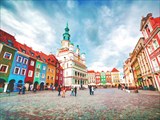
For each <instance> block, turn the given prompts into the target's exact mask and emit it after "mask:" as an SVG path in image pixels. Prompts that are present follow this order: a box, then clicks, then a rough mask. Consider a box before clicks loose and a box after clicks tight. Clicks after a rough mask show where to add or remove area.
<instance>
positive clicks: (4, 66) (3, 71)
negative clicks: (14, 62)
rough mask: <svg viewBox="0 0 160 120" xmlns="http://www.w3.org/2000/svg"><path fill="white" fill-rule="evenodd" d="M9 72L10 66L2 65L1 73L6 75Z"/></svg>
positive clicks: (0, 66) (0, 67)
mask: <svg viewBox="0 0 160 120" xmlns="http://www.w3.org/2000/svg"><path fill="white" fill-rule="evenodd" d="M7 70H8V65H4V64H1V65H0V72H1V73H6V72H7Z"/></svg>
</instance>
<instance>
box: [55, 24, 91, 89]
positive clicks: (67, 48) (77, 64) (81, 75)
mask: <svg viewBox="0 0 160 120" xmlns="http://www.w3.org/2000/svg"><path fill="white" fill-rule="evenodd" d="M61 46H62V47H61V48H60V49H59V50H58V51H57V55H56V57H57V59H58V60H59V62H60V65H61V66H62V68H63V75H64V86H72V85H73V86H78V87H80V86H82V85H83V86H85V87H87V84H88V81H87V67H86V64H85V54H84V53H81V54H80V48H79V45H77V47H76V52H74V44H73V43H71V41H70V34H69V28H68V24H67V26H66V28H65V33H64V34H63V40H62V41H61Z"/></svg>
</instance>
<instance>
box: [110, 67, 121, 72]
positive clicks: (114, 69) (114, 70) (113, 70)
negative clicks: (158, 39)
mask: <svg viewBox="0 0 160 120" xmlns="http://www.w3.org/2000/svg"><path fill="white" fill-rule="evenodd" d="M111 72H119V71H118V70H117V69H116V68H113V69H112V71H111Z"/></svg>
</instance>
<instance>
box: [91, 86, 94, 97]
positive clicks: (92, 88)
mask: <svg viewBox="0 0 160 120" xmlns="http://www.w3.org/2000/svg"><path fill="white" fill-rule="evenodd" d="M91 91H92V95H94V87H93V86H92V87H91Z"/></svg>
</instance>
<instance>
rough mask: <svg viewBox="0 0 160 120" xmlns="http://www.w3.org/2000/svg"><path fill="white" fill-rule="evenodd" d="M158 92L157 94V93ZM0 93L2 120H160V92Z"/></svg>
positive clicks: (114, 90) (99, 90)
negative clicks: (73, 94) (72, 94)
mask: <svg viewBox="0 0 160 120" xmlns="http://www.w3.org/2000/svg"><path fill="white" fill-rule="evenodd" d="M155 93H156V94H155ZM57 95H58V92H57V91H54V92H52V91H37V93H33V92H27V93H26V94H25V95H18V94H17V93H11V95H10V96H9V95H7V94H6V93H1V94H0V120H54V119H55V120H66V119H67V120H78V119H81V120H160V94H159V92H155V91H154V92H148V91H147V92H146V91H140V92H139V93H127V92H125V91H123V90H118V89H115V88H108V89H96V90H95V95H92V96H91V95H89V90H88V89H87V90H79V91H78V95H77V97H75V96H70V91H67V92H66V97H65V98H62V97H60V96H57Z"/></svg>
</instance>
